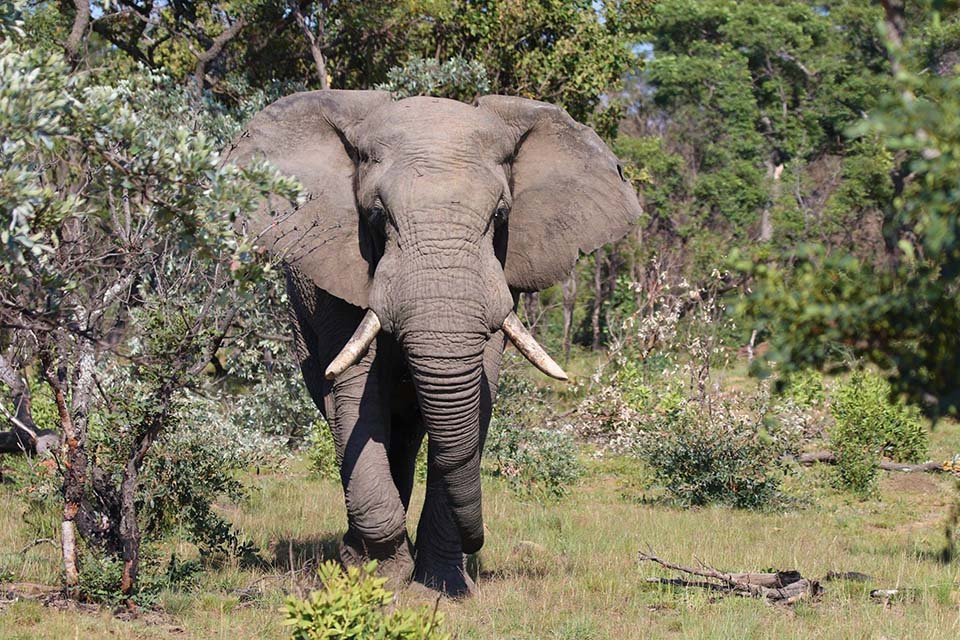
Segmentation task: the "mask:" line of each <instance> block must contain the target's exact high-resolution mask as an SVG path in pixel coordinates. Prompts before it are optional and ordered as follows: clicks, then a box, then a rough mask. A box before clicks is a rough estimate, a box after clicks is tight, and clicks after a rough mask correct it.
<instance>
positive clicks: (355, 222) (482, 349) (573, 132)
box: [231, 91, 640, 596]
mask: <svg viewBox="0 0 960 640" xmlns="http://www.w3.org/2000/svg"><path fill="white" fill-rule="evenodd" d="M231 159H235V160H239V161H240V162H241V163H244V162H247V163H249V162H251V161H253V160H255V159H266V160H268V161H270V162H272V163H273V164H275V165H276V166H277V167H279V169H280V170H281V171H283V172H285V173H288V174H291V175H294V176H296V177H297V178H299V179H300V180H301V182H302V183H303V185H304V187H305V189H306V190H307V191H308V192H309V193H310V194H311V195H310V199H308V201H307V202H305V203H304V204H302V205H301V206H299V207H298V208H297V209H296V210H295V211H290V207H289V204H288V203H281V202H277V201H273V202H271V203H269V206H264V207H263V208H262V209H261V212H260V213H259V214H258V215H257V216H254V217H253V219H252V220H250V221H249V224H250V225H251V226H252V227H253V228H254V230H262V233H263V241H264V243H265V244H267V245H268V246H270V247H272V249H273V250H274V251H275V252H278V253H280V254H281V255H282V256H283V259H284V263H285V265H286V270H287V282H288V288H289V292H290V298H291V301H292V307H293V311H294V314H295V318H296V322H295V323H294V324H295V334H296V345H297V353H298V355H299V358H300V365H301V368H302V371H303V376H304V379H305V381H306V384H307V387H308V388H309V390H310V393H311V395H312V396H313V399H314V400H315V402H316V404H317V406H318V407H319V408H320V411H321V412H322V413H323V415H324V416H325V417H326V419H327V421H328V422H329V424H330V427H331V429H332V431H333V436H334V439H335V441H336V447H337V457H338V460H339V462H340V466H341V480H342V483H343V490H344V494H345V499H346V506H347V521H348V530H347V533H346V535H345V536H344V538H343V544H342V547H341V557H342V559H343V561H344V562H346V563H350V564H357V563H360V562H364V561H366V560H367V559H377V560H379V561H380V571H381V572H382V573H384V574H385V575H388V576H390V577H392V578H394V579H397V580H398V581H405V580H408V579H410V578H411V577H412V579H413V580H415V581H417V582H420V583H422V584H423V585H425V586H427V587H430V588H433V589H438V590H441V591H443V592H445V593H447V594H448V595H453V596H458V595H462V594H465V593H469V592H470V591H472V589H473V583H472V581H471V579H470V577H469V576H468V575H467V574H466V571H465V565H464V561H465V554H470V553H474V552H476V551H478V550H479V549H480V547H481V546H483V539H484V526H483V517H482V514H481V496H480V454H481V450H482V448H483V442H484V438H485V436H486V431H487V425H488V424H489V421H490V412H491V406H492V404H493V402H494V398H495V396H496V388H497V378H498V376H499V369H500V361H501V356H502V353H503V349H504V345H505V337H504V334H503V332H502V331H501V330H500V327H501V324H502V323H503V321H504V318H505V317H506V316H507V314H508V313H509V312H510V311H511V310H512V309H513V308H514V306H515V304H516V300H517V296H518V294H519V292H520V291H535V290H539V289H542V288H545V287H548V286H550V285H551V284H553V283H555V282H557V281H559V280H561V279H562V278H564V277H565V276H566V275H567V274H568V273H569V272H570V270H571V269H572V267H573V265H574V262H575V261H576V258H577V256H578V253H579V252H581V251H583V252H588V251H592V250H593V249H595V248H596V247H598V246H600V245H602V244H604V243H606V242H609V241H613V240H616V239H617V238H619V237H621V236H622V235H623V234H624V233H625V232H626V231H627V229H628V227H629V225H630V223H631V222H633V221H634V220H635V219H636V217H637V216H638V214H639V212H640V207H639V204H638V203H637V199H636V194H635V193H634V192H633V190H632V189H631V188H630V186H629V184H628V183H627V182H626V181H625V180H624V179H623V176H622V172H621V170H620V167H619V166H618V164H617V161H616V159H615V158H614V157H613V155H612V154H611V153H610V151H609V150H608V149H607V148H606V147H605V146H604V144H603V143H602V142H601V141H600V139H599V138H598V137H597V136H596V134H594V133H593V131H591V130H590V129H589V128H587V127H583V126H581V125H578V124H577V123H575V122H574V121H573V120H572V119H570V117H569V116H568V115H567V114H566V113H565V112H564V111H563V110H561V109H559V108H557V107H554V106H551V105H547V104H544V103H540V102H534V101H530V100H524V99H520V98H508V97H503V96H486V97H484V98H481V99H480V100H479V101H478V103H477V104H476V105H467V104H463V103H459V102H454V101H450V100H444V99H437V98H408V99H405V100H400V101H393V100H392V99H391V97H390V96H389V94H386V93H384V92H377V91H356V92H354V91H316V92H310V93H302V94H296V95H293V96H289V97H287V98H284V99H282V100H280V101H278V102H276V103H274V104H273V105H271V106H269V107H267V108H266V109H265V110H264V111H263V112H261V113H260V114H259V115H257V116H256V117H255V118H254V120H253V121H252V122H251V125H250V127H249V130H248V132H247V133H246V134H245V135H244V136H243V137H242V138H241V139H240V140H239V141H238V144H237V145H236V147H235V150H234V155H233V157H232V158H231ZM366 309H372V310H373V311H374V312H375V313H376V314H377V316H378V318H379V319H380V321H381V323H382V326H383V328H382V331H381V332H380V334H379V335H378V337H377V339H376V341H375V342H374V344H373V345H372V346H371V347H370V349H369V350H368V351H367V352H366V354H365V355H364V356H363V357H362V359H361V360H360V361H359V362H357V363H356V364H355V365H353V366H351V367H349V368H348V369H347V370H346V371H344V372H343V373H342V374H341V375H340V376H338V377H337V378H336V379H334V380H327V379H325V378H324V371H325V369H326V367H327V366H328V364H329V363H330V362H331V360H333V358H334V357H335V356H336V355H337V354H338V353H339V351H340V350H341V348H342V347H343V346H344V344H345V343H346V342H347V340H348V339H349V338H350V336H351V334H352V333H353V332H354V330H355V329H356V327H357V325H358V324H359V323H360V321H361V319H362V318H363V316H364V313H365V310H366ZM425 433H426V434H427V435H428V442H429V444H428V473H427V488H426V499H425V504H424V507H423V513H422V515H421V517H420V522H419V525H418V529H417V536H416V540H417V545H416V549H414V547H413V545H412V544H411V541H410V538H409V537H408V534H407V528H406V510H407V507H408V505H409V501H410V494H411V491H412V488H413V479H414V463H415V457H416V453H417V450H418V449H419V447H420V444H421V441H422V439H423V436H424V434H425Z"/></svg>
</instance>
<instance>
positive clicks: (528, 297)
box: [521, 291, 541, 338]
mask: <svg viewBox="0 0 960 640" xmlns="http://www.w3.org/2000/svg"><path fill="white" fill-rule="evenodd" d="M521 298H522V299H523V315H524V316H526V320H527V329H529V330H530V335H532V336H533V337H534V338H539V336H540V331H539V324H540V323H539V322H538V321H539V319H540V309H541V307H540V292H539V291H534V292H533V293H523V294H521Z"/></svg>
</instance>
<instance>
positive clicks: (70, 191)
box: [0, 0, 960, 603]
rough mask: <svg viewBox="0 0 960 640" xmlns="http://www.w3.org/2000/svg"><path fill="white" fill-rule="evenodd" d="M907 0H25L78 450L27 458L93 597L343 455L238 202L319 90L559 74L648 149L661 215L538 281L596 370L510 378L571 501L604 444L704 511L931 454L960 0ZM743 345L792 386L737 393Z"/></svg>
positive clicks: (633, 142)
mask: <svg viewBox="0 0 960 640" xmlns="http://www.w3.org/2000/svg"><path fill="white" fill-rule="evenodd" d="M904 4H905V3H903V2H898V1H890V2H873V3H870V2H853V1H846V0H840V1H822V2H815V1H809V2H807V1H799V0H796V1H793V0H770V1H760V0H750V1H746V2H732V1H727V0H659V1H656V2H654V1H653V0H604V1H602V2H598V1H596V0H583V1H581V0H565V1H564V0H537V1H533V2H519V1H512V0H490V1H479V0H478V1H472V0H386V1H383V2H340V1H333V0H320V1H314V0H307V1H299V0H290V1H284V0H233V1H226V2H191V1H186V2H184V1H177V0H175V1H173V2H166V1H162V2H155V1H152V0H145V1H144V2H139V1H137V0H104V1H96V2H85V1H82V0H74V1H73V2H69V1H62V2H48V1H45V0H33V1H30V2H19V1H17V2H10V1H9V0H3V1H2V2H0V146H2V149H3V153H2V159H0V216H2V218H0V227H2V230H0V243H2V262H0V383H2V385H0V388H2V390H3V392H4V395H3V397H2V399H0V420H2V422H0V424H2V426H3V428H4V429H5V431H3V432H0V451H5V452H8V453H17V452H28V453H31V454H34V453H38V452H39V453H43V452H44V451H45V450H53V451H54V453H55V456H54V458H53V462H51V463H50V464H49V468H47V467H44V466H42V465H41V466H38V465H36V464H34V463H33V462H32V460H33V459H32V458H31V459H30V460H31V461H29V462H22V461H21V462H17V463H15V464H16V465H19V466H15V467H13V468H11V469H9V470H6V471H4V474H6V475H8V476H11V477H13V478H15V480H14V482H16V483H19V485H18V486H24V487H31V490H30V494H29V495H30V499H31V500H32V501H33V502H32V503H31V504H32V505H33V506H32V507H31V508H35V509H37V510H38V512H39V513H46V514H47V516H48V517H53V516H51V515H50V514H51V513H54V512H55V513H56V514H57V515H56V517H55V519H57V520H59V521H60V527H61V528H60V531H62V533H57V536H58V540H59V542H58V544H61V545H62V553H63V556H64V564H63V572H64V575H63V577H64V580H65V584H66V586H67V588H68V590H69V591H70V592H72V593H74V594H77V593H81V594H83V596H84V597H87V598H94V599H97V598H99V599H107V600H111V599H122V600H126V601H128V602H144V603H145V602H149V601H150V597H151V596H150V594H151V593H155V592H156V588H157V587H156V585H157V584H158V583H159V582H162V581H163V580H166V581H167V582H166V583H164V584H173V583H176V582H177V580H187V579H188V578H189V576H190V575H193V574H194V573H195V572H196V571H200V570H202V569H203V568H204V566H205V565H204V563H210V562H212V561H213V560H212V559H214V558H220V559H223V558H231V559H232V561H236V562H248V563H254V564H255V563H256V562H258V557H259V556H258V552H259V550H258V548H257V545H255V544H252V543H251V542H250V540H248V539H246V538H244V536H243V535H242V534H241V533H240V532H239V531H238V530H237V529H236V528H235V527H234V526H233V524H232V523H231V522H230V521H229V519H228V518H225V517H224V515H223V513H222V512H221V511H220V510H218V509H216V508H215V507H214V505H215V503H216V502H217V501H218V500H224V499H234V500H240V499H242V496H243V494H244V486H243V484H242V483H241V482H240V481H239V480H238V477H240V476H239V474H240V472H241V471H242V470H249V469H251V468H260V467H265V468H266V467H270V468H272V467H275V466H276V465H282V464H283V462H282V461H283V460H284V459H285V457H287V456H288V455H289V453H290V452H291V451H297V450H299V449H302V448H304V447H307V448H309V449H310V451H311V454H310V458H311V460H312V461H313V467H314V468H315V472H316V473H318V474H320V475H321V476H324V475H326V476H332V475H335V473H336V472H335V470H332V469H331V468H330V464H331V459H332V443H331V442H330V441H329V436H328V434H327V433H326V431H325V429H324V428H323V426H322V425H318V424H317V422H318V415H317V413H316V411H315V410H314V409H313V407H312V406H311V404H310V403H309V400H308V399H307V397H306V395H305V393H304V392H303V389H302V385H301V384H300V382H299V375H298V373H297V372H296V370H295V367H294V363H293V362H292V361H291V358H289V357H288V355H287V352H286V350H287V345H288V342H289V339H288V337H287V331H286V322H287V320H286V318H285V315H284V314H285V311H284V306H283V302H284V293H283V288H282V286H281V284H280V282H279V280H278V278H277V274H276V267H275V265H270V264H269V263H266V262H265V261H264V257H263V256H262V255H261V253H260V252H259V251H258V250H257V247H256V242H255V239H254V238H246V237H242V236H241V235H238V233H237V231H236V230H235V229H234V228H233V226H232V224H231V221H232V220H233V219H234V218H235V217H236V216H237V215H239V214H240V213H242V212H243V211H245V210H249V209H250V208H251V207H252V206H255V203H256V202H257V200H258V199H259V198H261V197H263V196H264V195H265V194H268V193H274V194H278V195H280V196H281V197H286V198H288V199H290V200H293V201H295V200H296V199H297V198H298V197H300V193H299V186H298V185H297V184H296V183H295V182H294V181H291V180H289V179H287V178H285V177H283V176H280V175H277V174H276V173H275V172H274V171H273V170H272V169H271V168H270V167H268V166H256V167H251V168H247V169H239V168H237V167H234V166H233V165H231V164H229V162H227V161H225V158H229V153H228V151H229V145H230V141H231V140H232V139H234V138H235V137H236V136H237V135H239V133H240V132H241V131H242V129H243V126H244V123H245V122H246V120H247V119H248V118H249V117H250V116H252V115H253V114H254V113H255V112H256V111H257V110H258V109H260V108H262V107H263V106H264V105H265V104H267V103H268V102H269V101H271V100H273V99H275V98H277V97H279V96H282V95H286V94H288V93H291V92H293V91H298V90H304V89H316V88H336V89H368V88H381V89H386V90H390V91H393V92H395V93H396V94H397V95H398V96H407V95H417V94H429V95H440V96H445V97H450V98H453V99H458V100H465V101H470V100H472V99H473V98H474V97H475V96H476V95H479V94H484V93H503V94H510V95H520V96H524V97H528V98H535V99H540V100H546V101H549V102H553V103H556V104H559V105H561V106H563V107H564V108H566V109H567V110H568V111H569V113H570V114H571V115H572V116H573V117H574V118H576V119H578V120H580V121H582V122H585V123H587V124H590V125H591V126H593V127H594V128H596V129H597V131H598V132H600V134H601V135H602V136H604V137H605V139H606V140H607V141H608V142H609V143H610V145H611V146H612V147H613V148H614V149H615V150H616V152H617V153H618V155H619V156H620V157H621V158H622V159H623V161H624V163H625V165H626V172H627V175H628V177H629V178H630V179H631V180H632V181H633V183H634V184H635V186H636V188H637V189H638V191H639V193H640V194H641V196H642V201H643V203H644V208H645V215H644V218H643V220H642V221H641V224H640V225H638V227H637V228H636V230H635V231H634V232H633V233H632V234H631V235H630V236H629V237H627V238H625V239H624V240H623V241H621V242H619V243H617V244H615V245H611V246H607V247H605V248H603V249H601V250H598V251H597V252H595V253H594V254H592V255H590V256H584V257H583V258H582V259H581V261H580V263H579V264H578V267H577V270H576V272H575V273H574V274H573V275H572V276H571V278H570V279H569V280H568V281H567V282H565V283H563V284H562V285H558V286H556V287H553V288H551V289H549V290H547V291H544V292H541V293H538V294H531V295H525V296H524V297H523V299H522V301H521V307H522V310H523V315H524V317H525V319H526V322H527V324H528V325H529V326H531V327H532V330H533V332H534V333H535V334H536V335H537V337H538V338H539V339H540V340H541V342H542V343H543V344H544V345H546V346H547V347H548V350H550V351H551V352H553V353H554V354H562V356H563V358H564V359H565V360H566V362H567V365H568V367H569V368H570V369H571V370H572V371H574V372H575V373H576V374H578V375H577V383H576V384H574V385H572V386H570V387H567V388H563V389H561V388H559V387H548V386H544V385H543V384H540V385H535V384H533V383H532V382H530V381H529V380H528V379H527V378H526V377H525V376H524V375H521V374H517V373H516V372H515V371H514V372H513V373H511V372H510V371H508V375H506V376H505V378H504V383H503V389H502V390H501V392H502V396H503V403H502V405H503V406H502V407H501V409H500V410H499V414H498V418H497V424H498V425H499V428H498V429H495V430H494V431H493V433H492V435H491V440H490V446H489V455H488V458H489V460H488V467H489V470H490V473H491V474H492V475H494V476H497V477H500V478H501V479H503V480H504V481H505V482H507V483H508V484H510V485H511V486H512V487H513V488H514V489H515V490H516V491H517V492H518V493H519V494H521V495H524V496H527V497H531V496H533V497H535V498H536V499H545V500H554V499H560V498H562V497H563V496H565V495H566V494H567V493H568V490H569V487H570V486H571V485H572V484H573V483H575V482H576V480H577V477H578V476H579V474H580V473H581V470H580V469H579V466H578V463H577V456H578V454H577V449H576V445H574V441H576V442H578V443H580V445H581V446H582V445H584V443H588V445H589V446H590V447H596V448H598V449H599V450H600V451H606V452H611V453H613V454H617V455H620V454H628V455H630V456H632V457H633V458H635V459H638V460H641V461H643V463H644V464H645V465H646V469H647V471H648V472H649V474H650V478H652V479H653V480H651V481H652V482H654V483H658V484H659V486H661V487H662V488H663V489H664V490H665V491H666V492H667V494H668V495H669V496H671V499H672V500H675V501H676V502H677V503H678V504H688V505H689V504H693V505H696V504H704V503H709V502H715V501H719V502H723V503H727V504H732V505H734V506H736V507H746V508H764V507H766V506H769V505H770V504H772V503H775V502H777V501H778V499H779V497H782V496H781V492H780V484H781V483H780V481H779V480H778V479H777V478H778V476H777V473H778V471H777V469H779V466H778V465H780V463H781V461H782V459H783V457H784V456H786V455H792V454H798V453H799V452H801V451H802V450H804V449H805V448H810V447H811V446H813V445H815V444H823V445H824V446H828V447H830V449H831V450H832V451H833V452H834V453H835V454H836V458H837V462H838V477H837V479H836V485H837V486H838V487H841V488H842V489H843V490H852V491H854V492H856V493H859V494H861V495H869V494H870V493H871V492H872V491H875V488H876V474H877V462H878V461H879V459H880V458H881V457H887V458H891V459H895V460H903V461H920V460H923V459H924V458H925V457H926V456H927V454H928V445H927V428H926V426H925V423H923V421H922V420H921V415H927V416H930V417H933V418H942V417H951V416H953V415H954V414H955V413H956V411H957V409H958V403H960V386H958V383H957V380H958V378H957V377H956V372H957V371H958V370H960V362H958V360H957V358H958V357H960V355H958V354H960V307H958V303H957V295H956V294H957V285H956V279H957V277H958V274H960V241H958V237H957V233H958V225H957V212H958V206H960V191H958V189H957V184H960V160H958V158H960V97H958V96H960V81H958V80H957V77H956V65H957V63H958V62H960V12H958V10H957V7H956V6H955V3H952V2H932V1H927V2H916V3H910V6H909V7H905V6H904ZM738 361H742V362H743V363H744V364H743V366H744V367H745V366H746V364H745V363H746V362H747V361H749V365H750V367H751V368H752V371H753V373H755V374H757V375H758V376H759V378H760V379H764V378H766V377H769V376H771V375H772V376H773V379H774V380H775V383H774V384H767V383H761V384H758V383H757V382H755V381H754V382H751V383H749V385H747V384H746V383H744V385H741V387H742V388H738V389H730V388H721V387H722V386H723V385H721V384H719V382H718V381H717V379H716V376H715V373H716V371H717V370H724V369H730V368H735V367H737V366H740V365H738V364H737V362H738ZM867 363H869V364H870V365H871V366H870V367H868V368H867V369H866V370H861V369H863V367H864V365H865V364H867ZM811 368H812V369H826V370H828V371H830V372H838V371H841V370H847V369H855V370H858V371H857V372H856V373H855V374H854V375H853V376H852V377H849V378H847V377H845V378H843V379H842V380H840V381H839V382H837V383H836V385H834V386H831V384H832V383H831V384H825V383H824V381H823V379H822V378H820V377H819V374H816V373H812V372H811V371H812V369H811ZM747 387H749V389H747ZM904 399H905V400H907V401H909V403H910V404H906V403H904V401H903V400H904ZM571 416H573V417H572V418H571ZM520 427H527V429H525V430H524V429H521V428H520ZM558 427H559V428H558ZM61 435H62V436H63V439H64V444H63V446H61V445H60V444H59V437H60V436H61ZM3 464H6V462H4V463H3ZM44 469H47V470H46V471H44ZM44 510H46V511H44ZM954 518H956V516H954ZM174 534H175V535H176V536H179V539H182V540H187V541H189V543H190V544H192V545H194V546H195V548H197V549H200V550H201V551H202V553H201V554H200V556H199V559H192V560H190V561H189V563H187V564H186V565H185V564H184V563H183V562H182V560H181V561H178V559H177V555H176V554H175V553H174V554H172V555H171V554H169V553H167V552H166V551H163V552H160V551H157V550H158V549H163V548H164V547H163V546H162V543H163V541H164V540H167V539H169V536H171V535H174ZM953 535H954V533H952V531H951V530H950V529H949V528H948V531H947V538H948V539H947V542H946V543H945V545H946V546H945V551H944V553H945V554H946V555H947V556H949V555H950V553H951V551H950V549H952V546H951V545H952V542H951V540H952V538H951V536H953ZM57 536H53V534H52V533H51V535H50V536H49V537H57ZM38 537H42V536H38ZM78 549H79V552H78ZM145 553H146V557H148V560H149V562H148V565H149V566H148V572H147V575H146V578H144V576H141V575H139V574H140V573H142V572H141V571H140V569H141V558H142V557H145V556H144V554H145ZM178 562H179V564H178ZM0 569H3V566H2V565H0ZM2 575H3V574H2V573H0V577H2ZM151 590H152V591H151ZM378 597H379V596H378Z"/></svg>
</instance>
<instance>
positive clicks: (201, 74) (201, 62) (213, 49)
mask: <svg viewBox="0 0 960 640" xmlns="http://www.w3.org/2000/svg"><path fill="white" fill-rule="evenodd" d="M245 26H247V20H246V18H242V17H241V18H237V19H236V21H235V22H234V23H233V24H231V25H230V26H229V27H227V28H226V29H224V30H223V32H221V33H220V35H218V36H217V37H216V38H214V39H213V43H212V44H211V45H210V48H209V49H207V50H206V51H204V52H202V53H200V54H199V55H198V56H197V64H196V67H195V69H194V71H193V83H194V88H195V89H196V92H197V95H198V96H199V95H200V94H201V93H202V92H203V85H204V82H205V81H206V79H207V65H208V64H210V63H211V62H213V61H214V60H216V58H217V56H219V55H220V52H222V51H223V48H224V47H225V46H227V43H228V42H230V41H231V40H233V39H234V38H235V37H237V35H238V34H239V33H240V31H241V30H243V28H244V27H245Z"/></svg>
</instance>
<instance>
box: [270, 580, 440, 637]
mask: <svg viewBox="0 0 960 640" xmlns="http://www.w3.org/2000/svg"><path fill="white" fill-rule="evenodd" d="M376 567H377V563H376V562H375V561H374V562H370V563H368V564H367V565H366V566H364V567H363V568H358V567H349V568H347V569H346V570H345V571H344V570H343V569H342V568H341V567H340V565H338V564H337V563H336V562H333V561H327V562H324V563H323V564H322V565H320V568H319V569H318V573H319V574H320V579H321V580H322V581H323V588H322V589H321V590H319V591H314V592H313V593H311V594H310V595H309V596H308V597H307V598H306V599H303V600H301V599H299V598H293V597H291V598H289V599H288V600H287V602H286V605H285V606H284V607H283V612H284V614H285V616H286V619H285V621H284V624H286V625H288V626H290V627H291V628H292V633H291V637H292V638H293V640H348V639H366V638H371V639H373V638H376V639H378V640H447V639H448V638H449V637H450V636H449V635H448V634H446V633H443V632H442V631H441V629H440V627H441V625H442V624H443V616H442V615H441V614H438V613H436V611H430V610H429V609H427V608H423V609H421V610H419V611H415V610H410V609H402V608H396V609H393V611H391V612H389V613H387V611H386V608H387V605H389V604H390V602H391V601H392V599H393V594H392V593H391V592H390V591H387V590H386V589H384V585H385V584H386V582H387V579H386V578H378V577H377V576H376V575H375V574H374V572H375V571H376Z"/></svg>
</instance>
